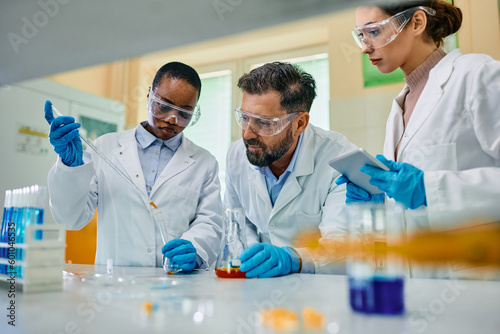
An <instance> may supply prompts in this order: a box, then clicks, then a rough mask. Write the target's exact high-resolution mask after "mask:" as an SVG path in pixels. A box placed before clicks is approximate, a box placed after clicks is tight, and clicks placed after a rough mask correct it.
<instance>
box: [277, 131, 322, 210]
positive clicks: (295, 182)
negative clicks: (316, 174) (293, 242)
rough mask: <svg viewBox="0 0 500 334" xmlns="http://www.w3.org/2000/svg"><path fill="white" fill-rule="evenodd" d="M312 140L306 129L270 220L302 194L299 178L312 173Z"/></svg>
mask: <svg viewBox="0 0 500 334" xmlns="http://www.w3.org/2000/svg"><path fill="white" fill-rule="evenodd" d="M312 140H313V136H312V130H311V129H310V128H309V127H308V128H306V131H305V132H304V138H303V139H302V146H301V147H300V151H299V155H298V156H297V160H296V162H295V168H294V170H293V171H292V173H291V174H290V176H289V177H288V179H287V180H286V182H285V184H284V186H283V189H281V192H280V194H279V196H278V198H277V199H276V203H274V208H273V211H272V214H271V218H272V216H274V215H275V214H277V213H278V212H279V211H280V210H282V209H283V208H284V207H285V206H286V205H287V204H289V203H290V202H291V201H292V200H294V199H295V197H297V196H298V195H299V194H300V193H301V192H302V187H301V186H300V184H299V178H300V177H301V176H304V175H309V174H312V172H313V171H314V150H313V149H312V146H313V143H312Z"/></svg>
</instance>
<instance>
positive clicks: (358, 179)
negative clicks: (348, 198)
mask: <svg viewBox="0 0 500 334" xmlns="http://www.w3.org/2000/svg"><path fill="white" fill-rule="evenodd" d="M329 164H330V166H331V167H333V168H334V169H336V170H337V171H338V172H339V173H340V174H342V175H344V176H345V177H347V178H348V179H349V180H350V181H351V182H352V183H354V184H356V185H357V186H358V187H360V188H363V189H364V190H366V191H367V192H369V193H370V194H372V195H373V194H379V193H381V192H382V191H381V190H380V189H379V188H377V187H375V186H374V185H371V184H370V182H369V180H370V176H369V175H368V174H366V173H363V172H361V171H360V169H361V167H363V166H364V165H368V166H372V167H377V168H380V169H383V170H386V171H388V170H389V168H387V167H386V166H385V165H384V164H383V163H381V162H380V161H378V160H377V159H375V157H373V156H372V155H370V153H368V152H366V151H365V150H363V149H362V148H358V149H357V150H354V151H352V152H349V153H347V154H344V155H342V156H340V157H338V158H335V159H333V160H331V161H330V163H329Z"/></svg>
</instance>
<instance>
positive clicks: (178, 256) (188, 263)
mask: <svg viewBox="0 0 500 334" xmlns="http://www.w3.org/2000/svg"><path fill="white" fill-rule="evenodd" d="M161 252H162V253H163V255H164V256H166V257H168V259H169V260H170V262H171V264H172V267H173V268H175V269H178V268H180V269H182V271H185V272H189V271H192V270H193V269H194V268H195V267H196V248H195V247H194V246H193V244H192V243H191V241H189V240H184V239H173V240H170V241H169V242H167V243H166V244H165V246H163V248H162V249H161Z"/></svg>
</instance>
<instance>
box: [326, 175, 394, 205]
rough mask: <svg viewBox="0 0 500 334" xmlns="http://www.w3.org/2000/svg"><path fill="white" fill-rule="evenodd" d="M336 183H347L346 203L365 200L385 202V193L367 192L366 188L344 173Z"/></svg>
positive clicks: (356, 202) (357, 202)
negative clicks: (356, 183)
mask: <svg viewBox="0 0 500 334" xmlns="http://www.w3.org/2000/svg"><path fill="white" fill-rule="evenodd" d="M335 183H336V184H338V185H341V184H344V183H347V185H346V189H347V192H346V198H345V203H346V204H359V203H365V202H370V203H384V199H385V194H384V193H380V194H374V195H372V194H370V193H368V192H366V191H365V190H364V189H362V188H360V187H358V186H357V185H355V184H354V183H352V182H351V181H349V179H348V178H347V177H345V176H344V175H340V176H339V177H338V178H337V180H335Z"/></svg>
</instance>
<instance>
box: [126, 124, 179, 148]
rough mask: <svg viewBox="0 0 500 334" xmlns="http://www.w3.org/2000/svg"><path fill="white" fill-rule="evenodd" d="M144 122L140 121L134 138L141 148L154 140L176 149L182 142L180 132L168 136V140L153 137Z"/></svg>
mask: <svg viewBox="0 0 500 334" xmlns="http://www.w3.org/2000/svg"><path fill="white" fill-rule="evenodd" d="M145 125H146V123H145V122H142V123H141V124H139V125H138V126H137V128H136V131H135V139H136V140H137V142H138V143H139V145H141V147H142V148H143V149H146V148H148V147H149V146H150V145H152V144H153V143H155V142H162V143H163V144H164V145H165V146H167V147H168V148H169V149H171V150H172V151H174V152H175V151H177V149H178V148H179V146H180V145H181V143H182V132H181V133H179V134H178V135H176V136H175V137H173V138H170V139H168V140H162V139H159V138H157V137H155V136H154V135H153V134H151V133H149V132H148V130H146V128H145Z"/></svg>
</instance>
